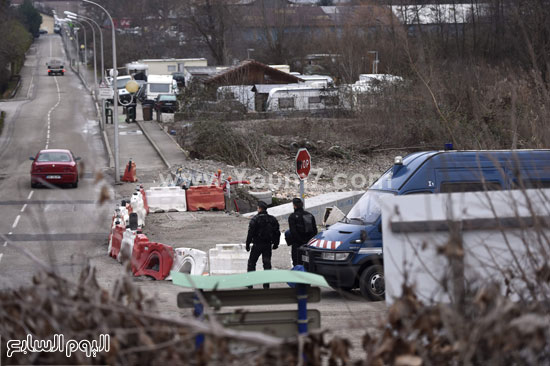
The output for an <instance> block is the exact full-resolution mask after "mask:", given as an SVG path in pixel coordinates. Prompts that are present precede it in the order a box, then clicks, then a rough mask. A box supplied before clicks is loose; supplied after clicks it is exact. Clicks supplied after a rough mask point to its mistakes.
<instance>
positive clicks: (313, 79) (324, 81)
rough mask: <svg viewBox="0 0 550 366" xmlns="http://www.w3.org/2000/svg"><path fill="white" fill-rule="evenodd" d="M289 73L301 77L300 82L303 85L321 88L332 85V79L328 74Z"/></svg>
mask: <svg viewBox="0 0 550 366" xmlns="http://www.w3.org/2000/svg"><path fill="white" fill-rule="evenodd" d="M290 74H291V75H294V76H296V77H299V78H300V79H302V80H303V82H302V83H303V84H305V85H309V86H314V87H321V88H322V87H325V88H328V87H331V86H334V80H333V79H332V78H331V77H330V76H328V75H302V74H300V73H298V72H291V73H290ZM302 83H301V84H302Z"/></svg>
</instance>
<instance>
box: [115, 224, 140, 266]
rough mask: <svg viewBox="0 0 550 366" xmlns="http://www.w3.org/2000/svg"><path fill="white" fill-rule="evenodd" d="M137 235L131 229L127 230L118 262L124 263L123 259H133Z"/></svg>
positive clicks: (123, 235) (123, 236) (123, 237)
mask: <svg viewBox="0 0 550 366" xmlns="http://www.w3.org/2000/svg"><path fill="white" fill-rule="evenodd" d="M136 235H137V233H136V232H135V231H132V230H130V229H126V231H125V232H124V234H122V241H121V242H120V252H119V253H118V255H117V257H116V260H117V261H119V262H121V263H122V258H124V259H130V258H132V252H133V250H134V242H135V240H136Z"/></svg>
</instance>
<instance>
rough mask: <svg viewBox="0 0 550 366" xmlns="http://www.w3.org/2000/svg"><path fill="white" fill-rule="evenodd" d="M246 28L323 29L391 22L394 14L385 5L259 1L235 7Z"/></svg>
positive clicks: (277, 0)
mask: <svg viewBox="0 0 550 366" xmlns="http://www.w3.org/2000/svg"><path fill="white" fill-rule="evenodd" d="M234 11H236V14H237V15H238V18H239V19H240V21H239V24H240V25H241V26H242V27H247V28H254V27H281V26H284V27H287V28H308V27H309V28H311V27H315V28H321V27H334V26H343V25H354V26H372V25H390V24H391V22H392V17H394V15H393V14H392V12H391V9H390V8H389V7H387V6H381V5H353V6H352V5H345V6H343V5H337V6H318V5H311V4H292V3H288V4H283V3H281V1H280V0H273V1H269V2H267V1H266V2H261V1H256V2H254V3H250V4H247V5H240V6H237V7H235V10H234Z"/></svg>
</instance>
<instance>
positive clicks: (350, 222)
mask: <svg viewBox="0 0 550 366" xmlns="http://www.w3.org/2000/svg"><path fill="white" fill-rule="evenodd" d="M450 149H452V147H450ZM522 188H550V150H506V151H495V150H493V151H488V150H487V151H456V150H445V151H427V152H417V153H413V154H410V155H407V156H406V157H405V158H401V157H399V156H398V157H396V158H395V161H394V165H393V167H391V168H390V169H388V170H387V171H386V172H385V173H384V174H383V175H382V176H381V177H380V178H379V179H378V180H377V181H376V182H375V183H374V184H373V185H372V186H371V187H370V188H369V189H368V190H367V192H366V193H365V194H364V195H363V197H361V199H360V200H359V201H358V202H357V203H356V204H355V206H353V207H352V209H351V210H350V212H349V213H348V214H347V215H346V217H345V218H344V219H343V220H342V221H340V222H339V223H337V224H334V225H332V226H330V227H329V228H328V229H327V230H325V231H323V232H321V233H319V234H318V235H317V236H315V237H314V238H313V239H311V240H310V242H309V243H308V244H307V245H305V246H304V247H302V249H301V255H302V261H303V262H304V267H305V268H306V270H307V271H308V272H313V273H317V274H320V275H323V276H324V277H325V279H326V280H327V282H328V283H329V284H330V285H331V286H333V287H335V288H338V289H342V290H351V289H354V288H359V289H360V291H361V293H362V295H363V296H364V297H366V298H368V299H370V300H383V299H384V294H385V286H384V271H383V268H384V267H383V261H384V258H383V255H382V221H381V217H380V216H381V206H380V204H381V202H382V201H383V200H384V197H387V196H389V195H404V194H419V193H450V192H475V191H483V190H502V189H522Z"/></svg>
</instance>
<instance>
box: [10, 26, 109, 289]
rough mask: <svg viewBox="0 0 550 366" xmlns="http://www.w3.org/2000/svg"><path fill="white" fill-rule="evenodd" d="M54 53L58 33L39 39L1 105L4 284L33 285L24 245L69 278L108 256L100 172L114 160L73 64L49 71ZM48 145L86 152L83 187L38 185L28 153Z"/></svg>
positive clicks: (60, 54)
mask: <svg viewBox="0 0 550 366" xmlns="http://www.w3.org/2000/svg"><path fill="white" fill-rule="evenodd" d="M50 57H54V58H60V59H64V58H65V54H64V51H63V47H62V43H61V38H60V37H59V36H58V35H47V36H42V37H40V38H39V39H38V40H36V41H35V43H34V45H33V46H32V48H31V49H30V50H29V52H28V55H27V59H26V63H25V67H24V69H23V70H22V76H23V84H22V86H21V89H20V90H19V92H18V95H17V97H16V98H15V99H16V100H15V101H11V102H1V103H0V109H2V110H5V111H7V113H8V119H7V121H6V124H5V127H4V132H3V134H2V138H1V139H0V210H1V211H0V212H1V213H0V217H1V220H0V288H6V287H17V286H21V285H26V284H30V279H31V278H32V274H33V273H35V271H36V270H37V268H38V266H39V265H38V264H37V263H36V262H35V261H33V260H32V259H31V256H29V255H25V254H22V253H21V252H20V251H18V250H17V249H19V248H23V249H24V250H27V251H28V252H29V253H31V255H33V256H35V257H36V258H37V259H39V260H41V261H43V262H45V263H46V264H48V265H50V266H52V267H54V268H55V269H56V270H58V271H59V273H61V274H63V275H66V276H69V277H70V276H77V275H78V274H79V272H80V268H81V267H82V265H83V264H84V263H85V262H86V261H87V260H89V259H93V258H95V257H98V256H100V255H103V254H104V252H103V251H102V245H103V243H104V242H105V238H106V235H107V231H108V226H109V225H108V215H109V213H110V210H109V209H110V208H112V205H111V204H106V205H103V206H101V205H98V204H97V203H96V201H97V200H98V197H99V189H100V186H101V184H104V183H103V182H100V183H96V182H95V179H94V178H95V176H96V173H97V172H101V171H102V170H103V167H105V166H106V165H107V160H106V154H105V149H104V147H103V142H102V140H101V135H100V132H99V127H98V123H97V120H96V112H95V107H94V105H93V102H92V98H91V96H90V94H89V93H88V92H87V91H86V90H85V89H84V87H83V86H82V83H81V82H80V80H79V79H78V77H77V76H76V75H75V74H73V73H72V72H70V70H67V73H66V74H65V76H48V75H47V72H46V70H47V69H46V66H45V63H46V61H47V60H48V59H49V58H50ZM67 66H68V65H67ZM67 68H68V67H67ZM44 148H67V149H70V150H72V151H73V152H74V154H75V155H77V156H80V157H82V159H83V165H84V166H83V167H84V170H83V172H84V173H83V177H82V178H81V180H80V184H79V187H78V188H77V189H71V188H58V189H51V188H37V189H32V188H31V186H30V166H31V162H30V161H29V157H30V156H35V155H36V153H37V152H38V151H39V150H40V149H44ZM110 186H111V185H109V187H110Z"/></svg>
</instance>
